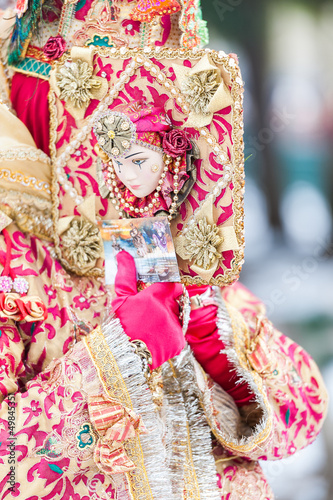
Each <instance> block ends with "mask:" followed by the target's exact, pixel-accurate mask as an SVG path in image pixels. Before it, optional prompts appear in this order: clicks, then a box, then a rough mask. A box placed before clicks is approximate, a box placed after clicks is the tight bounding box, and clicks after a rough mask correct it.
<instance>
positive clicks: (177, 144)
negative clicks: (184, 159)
mask: <svg viewBox="0 0 333 500" xmlns="http://www.w3.org/2000/svg"><path fill="white" fill-rule="evenodd" d="M162 148H163V149H164V151H165V153H166V154H168V155H169V156H172V157H173V158H177V156H183V155H184V154H185V153H186V151H187V150H189V149H192V143H191V141H190V140H189V139H188V138H187V135H186V132H184V130H180V129H176V128H174V129H172V130H170V131H169V132H166V133H165V134H164V135H163V141H162Z"/></svg>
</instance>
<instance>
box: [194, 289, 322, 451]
mask: <svg viewBox="0 0 333 500" xmlns="http://www.w3.org/2000/svg"><path fill="white" fill-rule="evenodd" d="M215 292H216V295H217V297H216V298H217V301H218V303H219V311H218V327H219V333H220V336H221V339H222V340H223V343H224V345H225V351H224V352H225V354H226V355H227V357H228V359H229V361H230V363H231V364H232V366H233V369H234V370H235V371H236V373H237V375H238V379H239V380H243V381H246V382H247V384H248V386H249V387H250V389H251V391H252V392H253V395H254V397H255V403H252V404H251V405H248V406H244V407H242V408H240V409H237V408H236V407H235V405H233V402H232V401H230V398H227V397H226V396H227V395H226V394H225V393H224V391H223V390H222V389H221V388H220V387H218V386H217V385H216V384H213V385H212V387H210V398H208V397H207V394H206V395H205V396H204V397H203V399H204V400H205V411H206V416H207V419H208V421H209V423H210V426H211V429H212V431H213V433H214V435H215V437H216V438H217V440H218V441H219V442H220V444H221V445H222V446H223V447H224V448H225V449H227V450H229V451H230V452H231V453H232V454H235V455H239V456H246V457H248V458H251V459H254V460H256V459H264V460H274V459H280V458H284V457H287V456H289V455H292V454H294V453H295V452H296V451H298V450H300V449H302V448H304V447H305V446H307V445H308V444H310V443H312V442H313V441H314V440H315V438H316V436H317V435H318V434H319V432H320V430H321V427H322V424H323V421H324V419H325V415H326V411H327V403H328V395H327V391H326V388H325V385H324V382H323V379H322V377H321V374H320V372H319V369H318V367H317V365H316V363H315V362H314V360H313V359H312V358H311V356H309V354H308V353H307V352H305V351H304V349H303V348H302V347H300V346H299V345H297V344H296V343H295V342H294V341H292V340H291V339H289V338H288V337H286V336H285V335H283V334H282V333H281V332H279V331H278V330H276V329H275V328H274V326H273V325H272V324H271V322H270V321H269V320H268V319H267V318H266V316H265V309H264V306H263V304H261V303H260V301H259V300H258V299H256V298H255V297H254V296H253V295H252V294H251V293H250V292H249V291H248V290H247V289H246V288H245V287H243V286H242V285H240V284H237V285H234V286H232V287H229V288H228V289H225V290H224V291H222V293H221V291H220V289H218V288H216V290H215ZM203 392H204V391H203ZM226 408H227V409H228V412H229V415H230V418H229V421H230V422H232V425H231V427H230V426H226V424H225V423H224V422H223V420H227V419H226V417H225V415H226V413H225V411H226Z"/></svg>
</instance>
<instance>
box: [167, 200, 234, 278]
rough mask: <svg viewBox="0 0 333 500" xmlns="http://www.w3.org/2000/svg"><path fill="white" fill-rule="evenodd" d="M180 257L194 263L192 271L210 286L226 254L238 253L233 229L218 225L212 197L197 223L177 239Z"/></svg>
mask: <svg viewBox="0 0 333 500" xmlns="http://www.w3.org/2000/svg"><path fill="white" fill-rule="evenodd" d="M175 248H176V252H177V254H178V255H179V256H180V257H181V258H182V259H184V260H188V261H190V262H191V265H190V268H191V269H192V271H194V272H195V273H197V274H198V275H199V276H200V277H201V278H202V279H203V280H204V281H206V282H207V283H208V282H209V281H210V279H211V278H212V276H213V275H214V273H215V272H216V270H217V268H218V265H219V261H220V259H221V257H222V252H226V251H227V250H238V242H237V236H236V232H235V229H234V228H233V226H217V225H216V224H215V222H214V216H213V202H212V200H211V198H209V199H208V200H207V201H206V202H205V203H204V204H203V206H202V207H201V209H200V210H199V211H198V212H197V214H196V217H195V219H194V221H193V224H192V225H191V226H190V227H189V228H188V230H187V231H186V232H185V233H183V234H182V235H181V236H177V237H176V239H175Z"/></svg>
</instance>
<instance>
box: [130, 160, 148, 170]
mask: <svg viewBox="0 0 333 500" xmlns="http://www.w3.org/2000/svg"><path fill="white" fill-rule="evenodd" d="M145 161H146V160H138V159H136V160H133V163H134V165H139V167H140V169H141V165H142V164H143V163H144V162H145Z"/></svg>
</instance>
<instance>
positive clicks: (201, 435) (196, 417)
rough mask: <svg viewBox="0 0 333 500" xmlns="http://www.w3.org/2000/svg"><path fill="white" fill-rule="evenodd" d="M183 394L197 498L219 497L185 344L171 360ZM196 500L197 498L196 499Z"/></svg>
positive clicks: (191, 358)
mask: <svg viewBox="0 0 333 500" xmlns="http://www.w3.org/2000/svg"><path fill="white" fill-rule="evenodd" d="M171 362H172V364H173V367H174V370H175V372H176V375H177V379H178V382H179V384H180V388H181V391H182V395H183V400H184V404H185V410H186V416H187V420H188V425H189V433H190V441H191V448H192V460H193V464H194V469H195V473H196V477H197V482H198V485H199V489H200V500H221V493H220V490H219V488H218V486H217V478H216V467H215V460H214V457H213V453H212V437H211V431H210V427H209V425H208V423H207V420H206V416H205V413H204V410H203V408H202V407H201V404H200V403H201V402H200V395H201V394H202V393H201V391H200V389H199V387H198V382H197V377H196V373H195V359H194V356H193V354H192V351H191V349H190V348H189V347H188V346H187V347H185V349H183V351H182V352H181V353H180V354H179V355H178V356H176V357H175V358H173V359H172V360H171ZM196 500H199V499H196Z"/></svg>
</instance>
